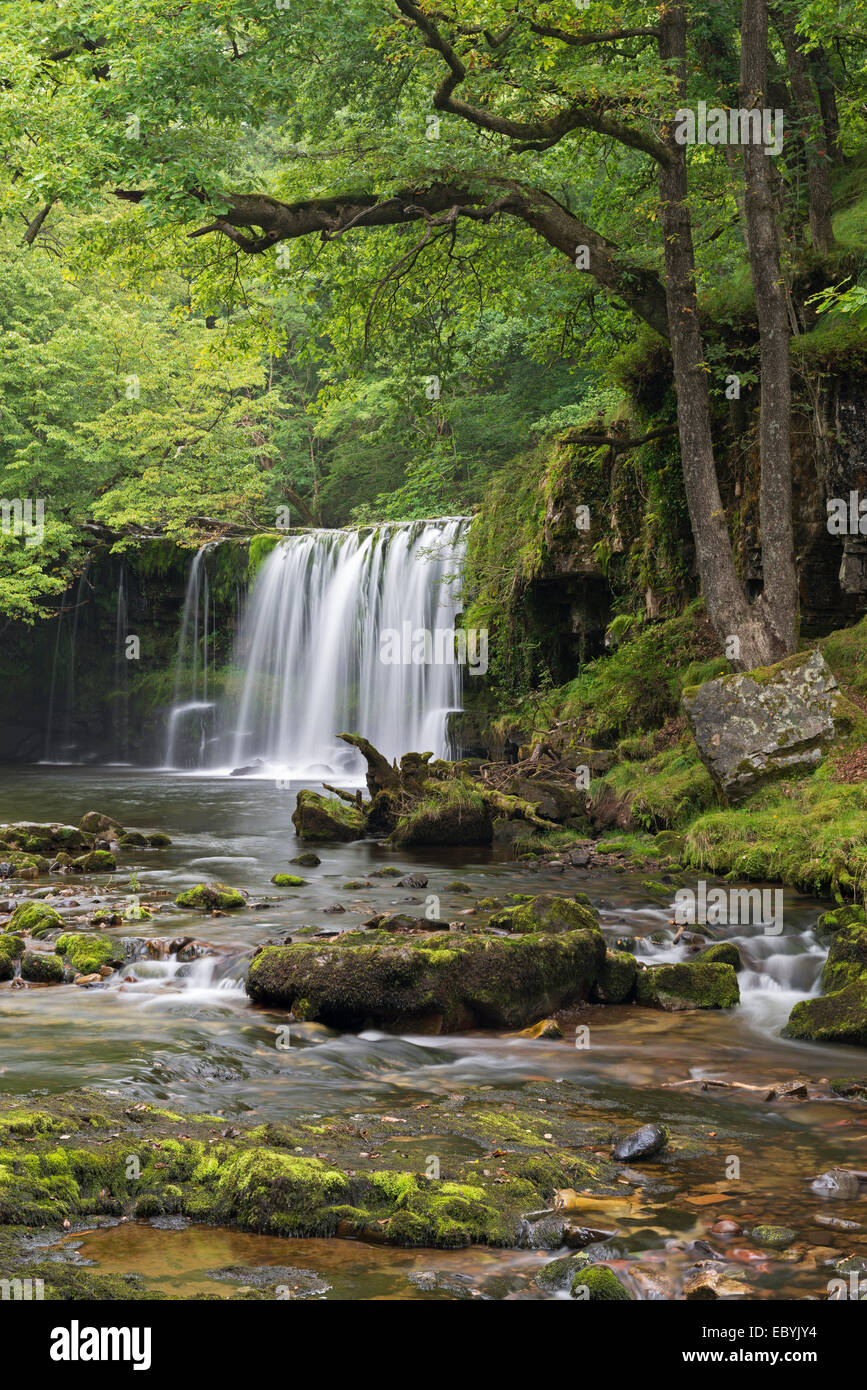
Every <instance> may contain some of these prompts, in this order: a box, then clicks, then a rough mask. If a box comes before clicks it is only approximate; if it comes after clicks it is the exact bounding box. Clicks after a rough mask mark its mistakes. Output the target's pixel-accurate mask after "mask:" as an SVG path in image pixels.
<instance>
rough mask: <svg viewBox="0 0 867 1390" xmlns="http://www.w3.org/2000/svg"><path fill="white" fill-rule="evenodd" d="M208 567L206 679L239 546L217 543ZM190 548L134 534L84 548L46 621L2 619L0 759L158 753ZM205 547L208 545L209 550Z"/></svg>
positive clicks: (234, 586) (226, 626)
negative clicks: (132, 542) (129, 544)
mask: <svg viewBox="0 0 867 1390" xmlns="http://www.w3.org/2000/svg"><path fill="white" fill-rule="evenodd" d="M217 550H218V551H219V552H222V553H221V554H220V555H219V556H218V558H217V563H216V564H215V565H213V566H212V570H213V574H214V579H213V583H212V585H211V587H210V591H209V605H208V612H209V620H208V621H209V631H210V656H209V660H210V662H211V664H212V667H213V671H214V677H215V680H216V681H217V682H219V680H220V679H221V675H222V667H223V666H224V664H225V662H226V661H227V660H228V657H229V655H230V653H231V647H232V640H233V637H234V633H235V627H236V621H237V610H238V600H239V597H240V594H241V592H242V589H243V586H244V585H245V583H246V576H247V569H248V546H247V543H246V542H245V541H225V542H223V543H222V544H221V545H220V546H219V547H217ZM193 553H194V552H191V551H189V550H183V549H180V548H179V547H178V546H176V545H174V544H173V543H171V542H167V541H143V542H142V543H141V544H140V545H137V546H136V547H134V548H132V549H129V550H127V551H126V552H124V553H123V555H117V554H112V553H111V552H110V549H109V546H108V545H107V544H101V543H97V544H95V545H94V546H93V547H92V548H91V551H90V553H89V556H88V558H87V560H86V562H85V563H84V565H83V566H82V568H81V572H80V573H79V574H78V575H77V577H76V578H75V579H74V580H73V582H72V583H71V585H70V587H69V589H68V590H67V592H66V593H65V594H64V595H63V598H62V600H61V602H60V603H59V605H58V615H57V617H56V618H53V619H50V620H48V621H46V622H42V623H38V624H36V625H35V626H33V627H25V626H23V625H15V624H10V625H9V626H7V628H6V629H5V631H4V634H3V643H2V650H0V761H2V762H36V761H39V760H41V759H43V758H46V759H48V760H50V761H59V762H66V761H69V762H94V763H97V762H100V763H101V762H133V763H144V764H158V763H160V762H161V761H162V756H163V751H164V740H165V727H166V716H167V711H168V707H169V706H170V705H171V703H172V698H173V694H174V689H175V678H176V666H177V654H178V640H179V634H180V625H181V620H182V614H183V608H184V598H185V593H186V586H187V578H188V575H189V570H190V564H191V561H192V555H193ZM215 554H216V551H215Z"/></svg>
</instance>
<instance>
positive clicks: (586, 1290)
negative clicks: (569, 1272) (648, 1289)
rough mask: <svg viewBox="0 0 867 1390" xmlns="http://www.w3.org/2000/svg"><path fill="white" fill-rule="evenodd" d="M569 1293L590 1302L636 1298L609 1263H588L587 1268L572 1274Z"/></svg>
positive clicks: (610, 1301)
mask: <svg viewBox="0 0 867 1390" xmlns="http://www.w3.org/2000/svg"><path fill="white" fill-rule="evenodd" d="M569 1293H570V1295H571V1297H572V1298H578V1299H582V1300H583V1301H585V1302H588V1303H630V1302H632V1300H633V1299H634V1298H635V1295H634V1294H632V1293H630V1292H629V1290H628V1289H626V1288H624V1286H623V1285H622V1284H621V1282H620V1280H619V1279H618V1278H617V1275H616V1274H615V1273H614V1271H613V1269H609V1268H608V1266H607V1265H588V1266H587V1268H586V1269H579V1270H578V1272H577V1273H576V1274H573V1276H572V1283H571V1284H570V1286H569Z"/></svg>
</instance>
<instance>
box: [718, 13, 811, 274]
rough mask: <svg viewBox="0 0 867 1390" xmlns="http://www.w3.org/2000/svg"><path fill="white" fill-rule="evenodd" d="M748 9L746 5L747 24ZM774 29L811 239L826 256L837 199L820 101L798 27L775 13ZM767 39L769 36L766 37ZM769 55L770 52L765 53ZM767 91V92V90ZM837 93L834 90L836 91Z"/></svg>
mask: <svg viewBox="0 0 867 1390" xmlns="http://www.w3.org/2000/svg"><path fill="white" fill-rule="evenodd" d="M746 14H747V6H746V3H745V5H744V17H745V20H746ZM774 27H775V28H776V30H777V33H778V34H779V35H780V38H781V39H782V41H783V47H784V48H785V50H786V61H787V63H788V66H789V81H790V82H791V85H792V95H793V96H794V98H795V109H796V110H797V113H798V125H799V127H800V135H801V139H802V141H803V144H804V156H805V160H806V166H807V192H808V196H809V206H810V236H811V237H812V240H813V246H814V247H815V249H816V250H817V251H818V252H819V254H820V255H822V256H826V255H827V254H828V252H829V251H830V250H831V248H832V247H833V245H834V229H833V226H832V225H831V210H832V207H833V197H832V194H831V160H830V158H829V152H828V150H827V147H826V139H825V126H824V123H823V120H822V113H821V111H820V109H819V99H818V96H817V93H816V91H815V90H814V87H813V82H812V78H811V76H810V71H809V68H808V66H807V59H806V57H805V55H804V51H803V49H802V48H801V46H800V43H799V41H798V36H797V34H796V33H795V26H794V24H793V23H792V21H791V19H790V18H789V16H788V15H785V14H783V13H782V12H781V11H780V10H776V9H775V10H774ZM766 38H767V34H766ZM741 44H742V46H741V81H742V83H743V57H744V53H743V38H742V40H741ZM765 52H767V48H766V49H765ZM763 81H764V82H765V88H766V85H767V57H766V58H765V76H764V78H763ZM765 88H763V90H765ZM832 91H833V89H832Z"/></svg>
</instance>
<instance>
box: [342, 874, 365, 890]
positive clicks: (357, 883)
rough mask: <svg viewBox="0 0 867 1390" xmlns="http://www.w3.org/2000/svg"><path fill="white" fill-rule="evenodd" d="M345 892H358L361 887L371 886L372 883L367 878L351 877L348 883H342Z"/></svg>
mask: <svg viewBox="0 0 867 1390" xmlns="http://www.w3.org/2000/svg"><path fill="white" fill-rule="evenodd" d="M341 887H342V889H343V891H344V893H356V892H357V891H358V890H359V888H369V887H370V884H369V883H368V882H367V879H365V878H350V879H348V880H347V882H346V883H343V884H341Z"/></svg>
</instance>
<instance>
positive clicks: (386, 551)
mask: <svg viewBox="0 0 867 1390" xmlns="http://www.w3.org/2000/svg"><path fill="white" fill-rule="evenodd" d="M466 527H467V521H466V519H465V518H446V519H442V520H435V521H420V522H411V523H393V524H385V525H382V526H379V527H377V528H375V529H374V530H371V531H368V532H367V533H364V532H362V531H312V532H308V533H305V534H303V535H299V536H294V537H291V538H288V539H287V540H285V541H282V542H280V543H279V544H278V545H277V546H276V547H275V548H274V550H273V551H272V552H271V554H270V555H269V556H268V558H267V559H266V560H265V561H264V563H263V564H262V566H261V569H260V570H259V573H258V575H257V577H256V580H255V583H254V586H253V589H252V591H251V593H250V596H249V600H248V603H247V607H246V611H245V614H244V617H243V621H242V625H241V631H240V633H239V635H238V641H237V644H236V651H235V666H236V667H238V668H240V670H241V671H243V686H242V689H241V693H240V698H239V699H236V702H235V703H234V705H232V706H230V707H228V708H227V709H226V710H224V711H222V712H221V713H222V718H221V724H222V726H223V727H224V729H225V730H226V733H225V735H224V739H223V742H222V747H223V748H224V750H225V752H226V753H228V762H229V768H230V769H231V768H237V767H239V766H241V765H245V766H247V767H250V768H253V767H256V768H257V769H258V770H261V771H263V772H268V773H271V774H273V773H274V772H275V771H277V772H280V773H286V772H288V773H290V774H291V775H304V774H305V773H306V774H308V775H316V774H318V773H322V772H330V773H336V774H337V775H344V776H355V775H356V774H357V773H358V772H359V771H360V770H361V767H362V763H361V759H360V757H359V755H358V754H357V753H356V752H355V751H354V750H353V749H350V748H349V747H347V746H346V745H344V744H342V743H340V742H339V741H338V740H337V739H336V737H335V735H337V734H339V733H342V732H347V731H348V732H356V731H357V732H359V733H362V734H363V735H364V736H365V737H366V738H368V739H370V741H371V743H373V744H375V745H376V747H377V748H379V749H380V750H381V751H382V752H383V753H385V754H386V756H387V757H389V758H395V757H398V758H399V757H400V756H401V755H402V754H403V753H407V752H410V751H417V752H426V751H429V750H430V751H432V752H433V753H434V754H435V755H437V756H443V755H445V754H446V753H447V746H446V732H445V729H446V716H447V715H448V713H449V712H450V711H452V710H455V709H459V708H460V706H461V683H462V672H461V667H460V665H458V664H457V663H456V662H455V661H454V660H453V659H443V657H444V653H445V652H446V651H449V652H450V653H451V656H452V657H453V655H454V644H453V643H451V644H449V643H448V642H447V641H446V640H445V639H443V642H442V644H441V645H440V646H439V651H438V652H437V651H433V652H430V653H429V657H430V658H431V659H421V660H419V659H417V658H414V657H413V655H412V652H411V651H410V649H409V644H408V642H407V640H405V639H410V640H411V639H412V637H413V635H414V634H416V633H418V630H419V629H424V630H426V631H427V632H428V633H431V634H434V633H437V632H440V633H444V632H446V630H450V629H453V628H454V624H455V618H456V616H457V613H458V611H459V594H458V587H459V580H460V571H461V567H462V561H463V553H464V542H465V532H466ZM389 634H392V638H391V640H392V644H393V643H394V641H395V640H398V642H399V643H400V642H402V646H401V649H400V652H399V654H398V658H397V659H395V657H394V655H392V658H391V663H389V662H387V661H384V660H383V659H382V656H383V643H384V642H385V641H386V640H388V635H389ZM395 634H397V635H398V638H397V639H395V637H394V635H395ZM429 645H431V644H429ZM224 766H225V762H224Z"/></svg>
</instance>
